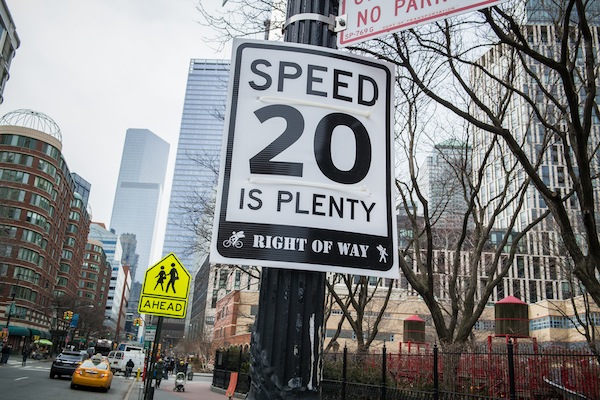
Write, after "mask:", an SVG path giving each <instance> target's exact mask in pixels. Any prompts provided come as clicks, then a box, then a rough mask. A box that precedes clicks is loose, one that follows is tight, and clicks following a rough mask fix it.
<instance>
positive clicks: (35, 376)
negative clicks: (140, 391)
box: [0, 356, 132, 400]
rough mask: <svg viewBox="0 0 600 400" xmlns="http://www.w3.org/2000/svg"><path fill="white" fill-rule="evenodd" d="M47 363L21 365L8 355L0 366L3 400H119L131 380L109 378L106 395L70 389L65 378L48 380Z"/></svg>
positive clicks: (48, 363)
mask: <svg viewBox="0 0 600 400" xmlns="http://www.w3.org/2000/svg"><path fill="white" fill-rule="evenodd" d="M51 364H52V363H51V360H40V361H36V360H32V359H29V360H27V365H26V366H25V367H22V366H21V357H16V356H11V357H10V359H9V360H8V364H6V365H2V366H0V387H1V388H2V392H1V395H0V397H2V399H3V400H24V399H28V400H47V399H61V400H75V399H82V398H85V399H86V400H87V399H89V400H97V399H123V398H125V396H126V394H127V391H128V390H129V386H130V384H131V383H132V381H126V380H125V378H124V377H123V376H122V375H117V376H115V377H114V378H113V382H112V385H111V388H110V390H109V391H108V393H104V392H102V391H99V390H94V389H77V390H73V389H71V388H70V384H71V380H70V378H68V377H63V378H57V379H50V365H51Z"/></svg>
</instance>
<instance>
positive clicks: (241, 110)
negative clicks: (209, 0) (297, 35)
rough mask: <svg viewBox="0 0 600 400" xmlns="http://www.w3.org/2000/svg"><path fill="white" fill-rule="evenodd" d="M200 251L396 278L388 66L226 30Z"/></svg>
mask: <svg viewBox="0 0 600 400" xmlns="http://www.w3.org/2000/svg"><path fill="white" fill-rule="evenodd" d="M232 59H233V61H232V67H231V76H230V86H229V101H228V110H227V113H226V123H225V129H226V130H225V134H224V140H223V150H222V156H221V170H220V174H219V195H218V196H217V205H216V208H215V219H214V220H215V223H214V229H213V240H212V248H211V254H210V259H211V262H215V263H229V264H231V263H234V264H254V265H260V266H266V267H279V268H291V269H304V270H311V271H333V272H342V273H355V274H363V275H377V276H385V277H392V278H397V277H398V259H397V251H396V248H397V246H396V219H395V211H394V203H395V202H394V189H393V188H394V185H393V180H394V176H393V174H394V154H393V137H394V135H393V114H392V107H393V87H394V73H393V68H392V67H391V66H390V65H389V64H388V63H384V62H381V61H378V60H374V59H371V58H366V57H359V56H355V55H351V54H348V53H343V52H339V51H336V50H332V49H328V48H323V47H315V46H308V45H300V44H294V43H281V42H268V41H255V40H241V39H236V40H234V42H233V57H232Z"/></svg>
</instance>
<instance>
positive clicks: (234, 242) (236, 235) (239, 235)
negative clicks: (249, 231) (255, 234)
mask: <svg viewBox="0 0 600 400" xmlns="http://www.w3.org/2000/svg"><path fill="white" fill-rule="evenodd" d="M245 237H246V235H244V231H239V232H236V231H233V232H232V235H231V236H229V239H226V240H223V246H225V247H231V246H233V247H235V248H236V249H241V248H242V246H243V245H244V243H242V241H241V240H240V239H243V238H245Z"/></svg>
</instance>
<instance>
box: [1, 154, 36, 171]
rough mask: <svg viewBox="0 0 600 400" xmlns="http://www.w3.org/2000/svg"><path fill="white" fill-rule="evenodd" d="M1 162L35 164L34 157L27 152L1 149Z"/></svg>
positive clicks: (27, 165)
mask: <svg viewBox="0 0 600 400" xmlns="http://www.w3.org/2000/svg"><path fill="white" fill-rule="evenodd" d="M0 162H4V163H11V164H17V165H24V166H26V167H31V166H32V165H33V157H32V156H30V155H27V154H21V153H13V152H11V151H1V152H0Z"/></svg>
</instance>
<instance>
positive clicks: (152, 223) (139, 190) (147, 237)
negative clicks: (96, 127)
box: [110, 129, 169, 281]
mask: <svg viewBox="0 0 600 400" xmlns="http://www.w3.org/2000/svg"><path fill="white" fill-rule="evenodd" d="M168 158H169V144H168V143H167V142H165V141H164V140H163V139H161V138H160V137H158V136H157V135H155V134H154V133H152V132H151V131H149V130H148V129H128V130H127V135H126V136H125V145H124V147H123V156H122V158H121V168H120V170H119V179H118V181H117V190H116V193H115V202H114V204H113V210H112V217H111V221H110V227H111V228H112V229H114V230H115V232H116V233H117V234H118V235H122V234H126V233H130V234H134V235H135V238H136V240H137V245H136V253H137V254H138V255H139V259H138V263H137V264H138V266H139V268H137V271H132V276H133V277H134V280H137V281H141V280H143V276H144V271H145V270H146V268H148V266H149V263H150V262H153V261H154V260H150V255H151V253H152V249H153V245H154V240H155V238H156V232H157V229H158V224H157V220H158V215H159V210H160V204H161V201H162V194H163V188H164V183H165V175H166V173H167V161H168Z"/></svg>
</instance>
